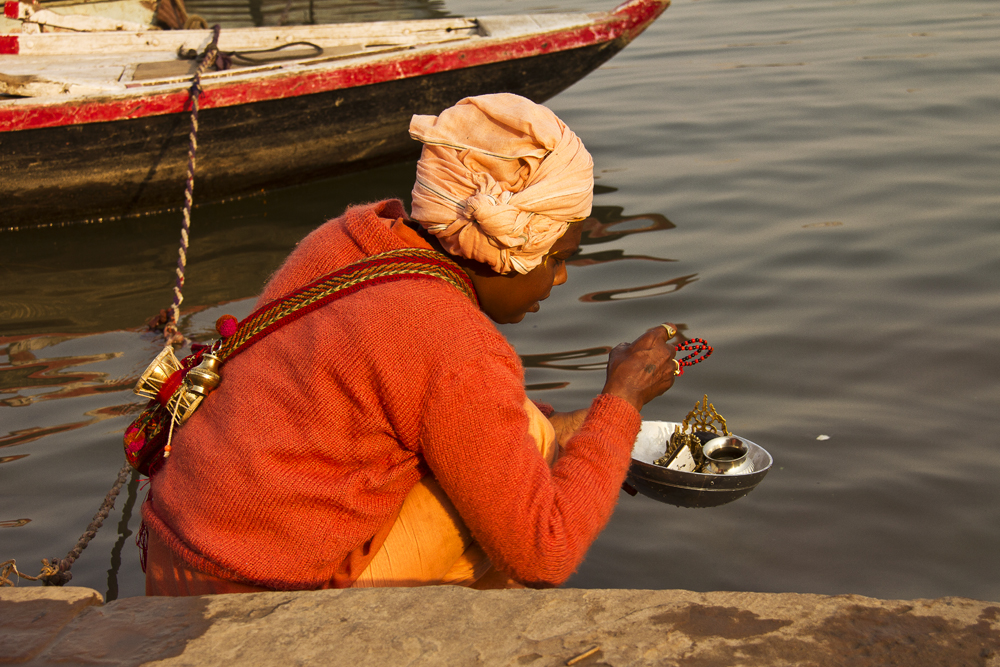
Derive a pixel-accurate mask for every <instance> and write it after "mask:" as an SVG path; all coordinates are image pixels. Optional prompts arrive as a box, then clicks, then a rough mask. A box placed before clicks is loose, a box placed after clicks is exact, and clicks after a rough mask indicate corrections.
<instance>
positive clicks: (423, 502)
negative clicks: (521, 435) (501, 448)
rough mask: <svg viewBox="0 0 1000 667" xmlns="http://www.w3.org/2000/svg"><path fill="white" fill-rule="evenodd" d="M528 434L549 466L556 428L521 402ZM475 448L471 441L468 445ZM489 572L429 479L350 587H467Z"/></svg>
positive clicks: (408, 500)
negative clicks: (449, 585) (526, 421)
mask: <svg viewBox="0 0 1000 667" xmlns="http://www.w3.org/2000/svg"><path fill="white" fill-rule="evenodd" d="M524 409H525V411H526V412H527V413H528V433H529V434H530V435H531V437H532V438H534V440H535V442H536V443H537V445H538V450H539V451H540V452H541V453H542V456H543V457H544V458H545V460H546V461H548V462H549V465H552V464H553V463H555V460H556V454H557V452H558V449H559V445H558V443H557V442H556V433H555V429H553V428H552V424H551V423H550V422H549V420H548V419H546V418H545V416H544V415H542V413H541V412H539V410H538V408H537V407H535V405H534V403H532V402H531V401H528V400H526V401H525V403H524ZM469 446H470V447H475V446H476V443H475V442H469ZM490 568H491V563H490V560H489V558H488V557H487V556H486V554H485V553H484V552H483V550H482V547H480V546H479V545H478V544H477V543H476V542H475V540H474V539H473V538H472V534H471V533H470V531H469V529H468V527H466V525H465V523H464V522H463V521H462V518H461V517H460V516H459V515H458V510H456V509H455V506H454V505H453V504H452V502H451V501H450V500H448V496H447V495H445V493H444V491H442V490H441V485H440V484H438V482H437V480H436V479H434V477H432V476H430V475H428V476H426V477H424V478H423V479H422V480H420V482H419V483H418V484H417V485H416V486H415V487H413V490H412V491H410V493H409V495H407V496H406V500H405V501H404V502H403V508H402V509H401V510H400V512H399V516H398V517H397V518H396V522H395V524H394V525H393V528H392V530H391V531H390V532H389V535H388V537H386V539H385V542H383V543H382V548H381V549H380V550H379V551H378V553H377V554H375V558H374V559H372V561H371V562H370V563H369V564H368V567H367V569H365V571H364V572H362V573H361V576H360V577H358V579H357V580H356V581H355V582H354V584H353V587H354V588H371V587H380V586H424V585H428V584H456V585H460V586H472V585H474V584H475V583H476V582H478V581H481V580H482V579H483V578H484V577H485V576H486V575H487V573H488V571H489V570H490Z"/></svg>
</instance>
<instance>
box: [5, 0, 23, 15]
mask: <svg viewBox="0 0 1000 667" xmlns="http://www.w3.org/2000/svg"><path fill="white" fill-rule="evenodd" d="M19 4H20V3H19V2H16V1H15V2H5V3H3V15H4V16H6V17H7V18H9V19H16V18H17V14H18V10H19V9H20V7H18V5H19Z"/></svg>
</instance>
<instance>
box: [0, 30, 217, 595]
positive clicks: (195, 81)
mask: <svg viewBox="0 0 1000 667" xmlns="http://www.w3.org/2000/svg"><path fill="white" fill-rule="evenodd" d="M219 32H220V27H219V26H218V25H215V26H212V40H211V41H210V42H209V44H208V46H207V47H205V51H204V52H203V53H202V54H201V57H200V58H199V61H198V67H197V68H196V69H195V73H194V76H193V77H192V81H191V89H190V98H191V131H190V132H189V134H188V170H187V181H186V183H185V187H184V211H183V221H182V225H181V243H180V248H179V249H178V259H177V269H176V273H177V283H176V285H175V286H174V303H173V305H172V306H171V307H170V310H169V313H165V312H163V311H161V313H160V316H159V317H158V318H154V320H153V321H151V322H150V328H153V327H154V323H156V322H157V320H160V321H163V320H164V319H165V323H164V326H163V337H164V338H166V340H167V342H168V343H171V344H179V343H183V342H184V336H183V335H182V334H181V333H180V332H179V331H178V330H177V322H178V321H179V320H180V305H181V302H182V301H184V294H183V292H182V289H183V288H184V271H185V269H186V268H187V249H188V241H189V232H190V229H191V206H192V204H193V202H194V171H195V165H196V160H197V153H198V98H199V97H200V96H201V75H202V74H204V73H205V71H206V70H207V69H208V67H209V66H211V65H214V66H215V67H216V68H217V69H227V68H228V67H229V59H228V58H226V57H225V56H224V55H223V54H221V53H220V52H219ZM164 315H166V317H165V318H164ZM131 472H132V466H131V465H130V464H129V463H128V461H126V462H125V465H123V466H122V469H121V470H119V471H118V479H117V480H115V483H114V485H112V487H111V490H110V491H108V494H107V495H106V496H105V497H104V502H103V503H101V507H100V508H99V509H98V510H97V514H95V515H94V519H93V520H92V521H91V522H90V525H89V526H87V529H86V530H85V531H84V532H83V535H81V536H80V539H79V540H77V543H76V546H74V547H73V548H72V549H70V551H69V553H68V554H66V557H65V558H53V559H52V560H51V561H49V560H48V559H42V570H41V572H40V573H39V575H38V576H37V577H33V576H31V575H28V574H24V573H23V572H20V571H19V570H18V569H17V564H16V563H15V562H14V561H13V560H8V561H5V562H3V563H0V586H13V585H14V582H12V581H11V580H10V575H12V574H13V575H16V576H17V577H20V578H23V579H27V580H29V581H41V582H43V583H44V584H46V585H47V586H62V585H64V584H66V583H67V582H68V581H70V580H71V579H72V578H73V574H72V573H71V572H70V568H72V567H73V563H74V562H75V561H76V559H77V558H79V557H80V554H81V553H83V550H84V549H86V548H87V545H88V544H90V541H91V540H92V539H94V537H95V536H96V535H97V531H98V530H100V528H101V526H102V525H104V520H105V519H107V518H108V514H110V513H111V510H112V509H114V506H115V499H116V498H117V497H118V494H119V493H120V492H121V489H122V487H123V486H124V485H125V482H127V481H128V478H129V476H130V475H131Z"/></svg>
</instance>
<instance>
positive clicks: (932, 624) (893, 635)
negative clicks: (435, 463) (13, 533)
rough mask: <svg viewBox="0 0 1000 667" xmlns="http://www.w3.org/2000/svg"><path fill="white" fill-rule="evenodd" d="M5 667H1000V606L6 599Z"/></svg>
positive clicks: (570, 593)
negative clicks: (17, 665)
mask: <svg viewBox="0 0 1000 667" xmlns="http://www.w3.org/2000/svg"><path fill="white" fill-rule="evenodd" d="M0 627H2V632H0V663H21V664H30V665H68V664H69V665H71V664H88V665H95V664H97V665H139V664H150V663H151V664H156V665H227V664H253V665H255V666H257V665H282V666H284V665H295V664H300V665H313V664H316V665H351V666H354V665H476V664H481V665H537V666H542V665H545V666H548V665H553V666H554V665H566V664H567V662H570V661H572V660H573V658H574V657H576V656H580V655H582V654H584V653H586V652H587V651H588V650H591V649H593V648H595V647H596V648H597V649H598V650H597V651H595V652H594V653H592V654H591V655H589V656H587V657H586V658H583V659H581V660H579V661H578V662H576V663H574V664H576V665H578V666H579V667H583V666H584V665H616V666H618V665H622V666H623V665H676V666H677V667H709V666H713V667H714V666H716V665H726V666H736V665H753V666H755V667H756V666H759V665H775V666H779V665H782V666H783V665H789V666H791V665H796V666H799V665H804V666H810V667H813V666H815V667H826V666H828V665H829V666H831V667H832V666H834V665H851V666H852V667H867V666H869V665H872V666H874V665H906V666H907V667H932V666H933V667H940V666H942V665H947V666H964V665H969V666H977V667H978V666H983V667H1000V603H990V602H980V601H975V600H969V599H966V598H941V599H938V600H911V601H894V600H878V599H874V598H867V597H861V596H856V595H843V596H835V597H830V596H822V595H801V594H794V593H782V594H777V593H693V592H690V591H679V590H667V591H649V590H580V589H561V590H549V591H533V590H511V591H482V592H478V591H470V590H467V589H464V588H457V587H448V586H441V587H433V588H409V589H406V588H403V589H368V590H342V591H313V592H300V593H254V594H242V595H218V596H212V597H196V598H126V599H122V600H116V601H114V602H111V603H109V604H106V605H105V604H102V601H101V596H100V594H98V593H97V592H96V591H92V590H89V589H85V588H40V587H35V588H17V589H11V588H5V589H0Z"/></svg>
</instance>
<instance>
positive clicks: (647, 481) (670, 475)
mask: <svg viewBox="0 0 1000 667" xmlns="http://www.w3.org/2000/svg"><path fill="white" fill-rule="evenodd" d="M679 425H680V424H678V423H676V422H655V421H644V422H643V423H642V429H641V430H640V431H639V435H638V437H636V441H635V446H634V447H633V449H632V466H631V468H629V473H628V482H629V483H630V484H631V485H632V486H634V487H635V488H636V490H637V491H638V492H639V493H641V494H642V495H644V496H647V497H649V498H652V499H653V500H658V501H660V502H663V503H668V504H670V505H676V506H678V507H717V506H719V505H725V504H726V503H731V502H733V501H734V500H738V499H740V498H742V497H743V496H745V495H747V494H748V493H750V492H751V491H753V489H754V488H755V487H756V486H757V485H758V484H760V482H761V480H762V479H764V476H765V475H766V474H767V471H768V470H770V469H771V464H772V463H773V459H772V458H771V455H770V454H768V453H767V450H765V449H764V448H763V447H761V446H760V445H758V444H757V443H755V442H751V441H750V440H747V439H746V438H744V437H743V436H737V437H739V438H740V439H741V440H743V442H745V443H746V444H747V447H749V449H750V455H749V456H750V460H751V461H752V462H753V472H749V473H745V474H738V475H712V474H705V473H696V472H685V471H681V470H669V469H667V468H664V467H661V466H657V465H653V461H654V460H656V459H657V458H659V457H660V456H662V455H663V452H664V450H665V449H666V441H667V439H668V438H669V437H670V435H671V434H672V433H673V432H674V427H675V426H679Z"/></svg>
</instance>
